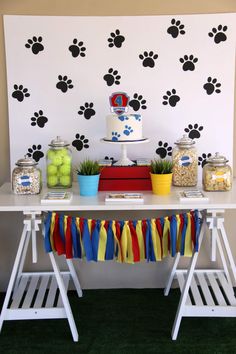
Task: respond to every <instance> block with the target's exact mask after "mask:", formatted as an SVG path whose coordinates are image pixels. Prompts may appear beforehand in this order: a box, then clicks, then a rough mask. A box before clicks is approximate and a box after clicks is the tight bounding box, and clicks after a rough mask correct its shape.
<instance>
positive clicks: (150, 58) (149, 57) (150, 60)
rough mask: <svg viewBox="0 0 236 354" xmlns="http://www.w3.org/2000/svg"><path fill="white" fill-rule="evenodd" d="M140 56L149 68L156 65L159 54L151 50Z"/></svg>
mask: <svg viewBox="0 0 236 354" xmlns="http://www.w3.org/2000/svg"><path fill="white" fill-rule="evenodd" d="M139 58H140V59H141V60H142V61H143V66H144V67H147V66H149V68H154V66H155V60H156V59H157V58H158V54H154V53H153V52H152V51H151V52H149V53H148V52H143V54H140V55H139Z"/></svg>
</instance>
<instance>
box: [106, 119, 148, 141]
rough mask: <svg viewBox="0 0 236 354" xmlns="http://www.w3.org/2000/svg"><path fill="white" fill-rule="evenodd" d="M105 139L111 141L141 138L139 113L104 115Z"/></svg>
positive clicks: (141, 128) (141, 126)
mask: <svg viewBox="0 0 236 354" xmlns="http://www.w3.org/2000/svg"><path fill="white" fill-rule="evenodd" d="M106 139H107V140H111V141H137V140H142V139H143V122H142V116H141V115H140V114H121V115H117V114H109V115H108V116H107V117H106Z"/></svg>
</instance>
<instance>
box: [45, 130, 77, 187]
mask: <svg viewBox="0 0 236 354" xmlns="http://www.w3.org/2000/svg"><path fill="white" fill-rule="evenodd" d="M49 146H50V148H49V149H48V151H47V172H46V174H47V186H48V188H70V187H71V186H72V152H71V150H70V148H69V146H70V144H69V143H68V142H67V141H65V140H63V139H61V138H60V137H59V136H57V137H56V139H54V140H52V141H51V143H50V144H49Z"/></svg>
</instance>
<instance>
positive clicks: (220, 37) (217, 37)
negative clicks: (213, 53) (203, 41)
mask: <svg viewBox="0 0 236 354" xmlns="http://www.w3.org/2000/svg"><path fill="white" fill-rule="evenodd" d="M227 29H228V27H227V26H222V25H219V26H218V27H217V28H215V27H213V28H212V30H211V32H209V33H208V36H209V37H211V38H214V42H215V43H216V44H219V43H220V42H225V41H226V39H227V36H226V33H225V32H226V31H227Z"/></svg>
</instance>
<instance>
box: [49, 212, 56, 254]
mask: <svg viewBox="0 0 236 354" xmlns="http://www.w3.org/2000/svg"><path fill="white" fill-rule="evenodd" d="M55 217H56V213H52V217H51V225H50V242H51V247H52V250H53V251H55V246H54V241H53V231H54V226H55Z"/></svg>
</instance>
